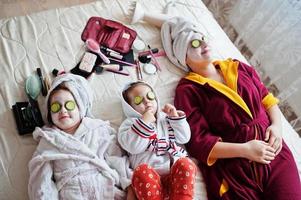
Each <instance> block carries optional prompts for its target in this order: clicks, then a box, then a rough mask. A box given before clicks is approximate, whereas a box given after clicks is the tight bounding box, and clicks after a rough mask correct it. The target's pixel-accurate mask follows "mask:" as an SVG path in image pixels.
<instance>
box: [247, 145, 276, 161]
mask: <svg viewBox="0 0 301 200" xmlns="http://www.w3.org/2000/svg"><path fill="white" fill-rule="evenodd" d="M244 146H245V151H244V152H242V153H243V157H245V158H247V159H249V160H251V161H255V162H259V163H262V164H270V163H271V161H272V160H274V158H275V156H276V154H275V149H274V148H273V147H271V146H270V145H269V143H267V142H264V141H261V140H251V141H249V142H246V143H244Z"/></svg>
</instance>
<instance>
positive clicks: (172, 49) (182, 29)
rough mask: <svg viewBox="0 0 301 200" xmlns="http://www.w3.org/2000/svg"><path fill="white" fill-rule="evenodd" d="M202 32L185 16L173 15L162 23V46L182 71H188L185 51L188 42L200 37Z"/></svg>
mask: <svg viewBox="0 0 301 200" xmlns="http://www.w3.org/2000/svg"><path fill="white" fill-rule="evenodd" d="M202 36H203V34H202V33H201V31H200V28H199V27H198V26H197V25H196V24H194V23H192V22H190V21H188V20H187V19H185V18H181V17H173V18H171V19H169V20H167V21H166V22H164V23H163V25H162V27H161V39H162V44H163V48H164V50H165V52H166V55H167V57H168V58H169V60H170V61H171V62H172V63H173V64H175V65H176V66H177V67H179V68H181V69H183V70H184V71H187V72H188V71H189V67H188V66H187V65H186V53H187V48H188V45H189V44H190V42H191V41H192V40H194V39H200V38H201V37H202Z"/></svg>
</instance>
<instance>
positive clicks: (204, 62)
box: [161, 18, 301, 200]
mask: <svg viewBox="0 0 301 200" xmlns="http://www.w3.org/2000/svg"><path fill="white" fill-rule="evenodd" d="M161 36H162V43H163V47H164V50H165V52H166V54H167V56H168V58H169V59H170V60H171V62H173V63H174V64H175V65H176V66H178V67H180V68H181V69H183V70H185V71H187V72H188V74H187V75H186V76H185V77H184V78H183V79H182V80H181V81H180V82H179V84H178V86H177V88H176V96H175V106H176V107H177V108H178V109H180V110H183V111H185V113H186V116H187V121H188V122H189V124H190V127H191V139H190V142H189V143H188V144H187V145H186V148H187V150H188V152H189V153H190V155H191V156H193V157H194V158H196V159H197V160H198V165H199V167H200V169H201V171H202V174H203V176H204V179H205V182H206V186H207V195H208V199H209V200H212V199H231V200H238V199H247V200H250V199H254V200H255V199H256V200H257V199H258V200H259V199H261V200H301V186H300V178H299V175H298V170H297V167H296V164H295V161H294V158H293V156H292V153H291V152H290V150H289V148H288V147H287V145H286V144H285V142H284V141H283V140H282V133H281V131H282V127H281V125H282V124H281V119H280V117H281V112H280V110H279V108H278V105H277V103H278V99H276V98H275V97H274V96H273V95H272V94H271V93H269V91H268V90H267V89H266V87H265V86H264V85H263V84H262V82H261V81H260V79H259V77H258V75H257V73H256V72H255V70H254V69H253V68H252V67H250V66H248V65H246V64H244V63H242V62H240V61H238V60H232V59H228V60H223V61H215V62H212V59H211V57H210V49H209V46H208V44H207V42H206V40H205V37H204V35H203V34H202V33H201V32H200V31H199V29H197V26H195V25H194V24H192V23H190V22H188V21H185V20H184V19H181V18H172V19H170V20H168V21H166V22H165V23H164V24H163V25H162V28H161Z"/></svg>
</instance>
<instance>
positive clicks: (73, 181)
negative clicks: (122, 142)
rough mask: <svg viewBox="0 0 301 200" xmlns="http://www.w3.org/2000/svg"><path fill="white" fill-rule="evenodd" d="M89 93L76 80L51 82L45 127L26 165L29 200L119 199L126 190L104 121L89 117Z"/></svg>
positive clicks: (122, 162)
mask: <svg viewBox="0 0 301 200" xmlns="http://www.w3.org/2000/svg"><path fill="white" fill-rule="evenodd" d="M92 97H93V95H92V93H91V88H89V85H88V83H87V81H86V80H85V79H84V78H82V77H80V76H77V75H72V74H63V75H60V76H59V77H57V78H56V79H55V80H54V82H53V84H52V86H51V88H50V90H49V94H48V96H47V98H46V102H47V110H48V113H47V119H48V121H49V123H50V125H49V126H44V127H43V128H36V130H35V131H34V132H33V137H34V139H35V140H37V141H39V144H38V146H37V149H36V151H35V152H34V154H33V157H32V159H31V161H30V162H29V172H30V178H29V185H28V192H29V197H30V199H35V200H36V199H47V200H49V199H51V200H54V199H72V200H75V199H121V198H123V196H124V194H123V192H122V190H121V189H125V188H126V187H127V186H128V185H130V177H131V176H132V174H131V173H132V172H131V170H130V169H129V168H128V166H129V164H128V160H127V159H126V157H125V156H122V151H121V149H120V148H119V146H118V145H117V143H116V138H115V131H114V129H113V128H111V127H110V125H109V123H108V122H105V121H102V120H100V119H93V118H91V117H92V115H91V106H92Z"/></svg>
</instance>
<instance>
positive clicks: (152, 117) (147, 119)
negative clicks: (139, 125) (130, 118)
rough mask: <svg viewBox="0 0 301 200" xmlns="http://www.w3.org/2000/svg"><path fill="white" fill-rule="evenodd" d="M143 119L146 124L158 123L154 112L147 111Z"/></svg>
mask: <svg viewBox="0 0 301 200" xmlns="http://www.w3.org/2000/svg"><path fill="white" fill-rule="evenodd" d="M141 119H142V120H143V121H144V122H146V123H153V122H155V121H156V117H155V115H154V112H153V111H152V110H150V109H148V110H146V111H145V113H143V115H142V117H141Z"/></svg>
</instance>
